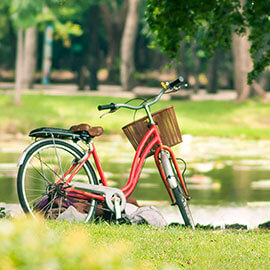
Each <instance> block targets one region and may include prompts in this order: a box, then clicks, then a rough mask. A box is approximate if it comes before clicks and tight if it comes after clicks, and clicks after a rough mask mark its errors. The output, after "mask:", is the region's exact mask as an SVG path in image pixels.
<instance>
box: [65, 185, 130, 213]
mask: <svg viewBox="0 0 270 270" xmlns="http://www.w3.org/2000/svg"><path fill="white" fill-rule="evenodd" d="M70 184H71V186H72V187H74V188H75V189H79V190H84V191H89V192H92V193H95V194H99V195H105V202H106V204H107V206H108V208H109V209H110V210H111V211H112V212H113V213H115V214H116V215H117V217H119V215H120V214H121V212H123V211H124V209H125V208H126V197H125V195H124V193H123V192H122V190H120V189H118V188H112V187H105V186H98V185H91V184H86V183H81V182H74V181H72V182H71V183H70ZM116 198H118V199H116Z"/></svg>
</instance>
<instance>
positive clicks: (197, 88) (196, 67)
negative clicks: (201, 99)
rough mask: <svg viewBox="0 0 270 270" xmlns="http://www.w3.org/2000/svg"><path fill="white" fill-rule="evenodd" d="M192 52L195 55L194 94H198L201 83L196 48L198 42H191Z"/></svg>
mask: <svg viewBox="0 0 270 270" xmlns="http://www.w3.org/2000/svg"><path fill="white" fill-rule="evenodd" d="M191 50H192V54H193V62H194V73H193V74H194V79H195V84H194V93H197V92H198V91H199V88H200V82H199V70H200V59H199V57H198V55H197V46H196V40H192V41H191Z"/></svg>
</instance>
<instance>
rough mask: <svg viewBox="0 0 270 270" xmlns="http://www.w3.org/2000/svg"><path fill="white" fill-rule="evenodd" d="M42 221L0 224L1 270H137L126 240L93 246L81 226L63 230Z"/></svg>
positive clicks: (3, 220)
mask: <svg viewBox="0 0 270 270" xmlns="http://www.w3.org/2000/svg"><path fill="white" fill-rule="evenodd" d="M47 225H48V224H47V223H46V222H45V221H42V220H33V219H16V220H7V219H2V220H1V221H0V243H1V245H0V261H1V264H0V269H5V270H7V269H27V270H30V269H50V270H51V269H80V270H82V269H139V268H144V267H142V266H141V265H139V264H137V265H136V263H134V262H132V261H131V260H129V259H128V258H127V256H125V255H126V253H127V252H128V251H129V249H130V248H129V243H128V242H127V241H118V242H115V243H113V244H110V243H109V244H106V245H99V246H98V247H96V246H95V244H94V242H93V241H92V240H91V237H90V234H89V233H88V232H87V230H86V228H85V227H84V226H83V225H78V224H74V226H72V227H70V228H67V229H66V230H64V231H60V232H59V230H57V229H49V227H48V226H47Z"/></svg>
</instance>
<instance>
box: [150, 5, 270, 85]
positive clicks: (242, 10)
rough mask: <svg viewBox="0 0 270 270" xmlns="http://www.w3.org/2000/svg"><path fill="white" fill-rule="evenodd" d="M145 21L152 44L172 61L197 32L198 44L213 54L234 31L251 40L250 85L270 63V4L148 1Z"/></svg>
mask: <svg viewBox="0 0 270 270" xmlns="http://www.w3.org/2000/svg"><path fill="white" fill-rule="evenodd" d="M146 18H147V22H148V24H149V27H150V29H151V31H152V32H153V33H154V43H155V45H156V46H159V47H160V48H161V50H162V52H164V53H166V54H168V56H169V57H170V58H171V59H174V58H177V57H178V51H179V46H180V42H181V41H182V40H183V39H190V38H193V37H198V33H200V35H199V41H200V43H201V44H202V45H203V46H204V47H205V48H206V51H207V52H208V54H209V55H212V54H213V52H214V51H215V49H216V48H217V47H218V46H221V47H223V48H229V47H230V46H231V40H232V33H233V32H235V33H237V34H239V35H244V34H247V35H248V37H249V40H250V41H251V48H250V54H251V57H252V60H253V63H254V66H253V70H252V71H251V72H250V73H249V76H248V81H249V83H251V82H252V80H254V79H255V78H256V77H257V76H258V75H259V74H260V73H261V72H262V71H263V70H264V69H265V67H266V66H268V65H269V64H270V1H263V0H246V1H243V0H189V1H186V0H173V1H172V0H147V10H146Z"/></svg>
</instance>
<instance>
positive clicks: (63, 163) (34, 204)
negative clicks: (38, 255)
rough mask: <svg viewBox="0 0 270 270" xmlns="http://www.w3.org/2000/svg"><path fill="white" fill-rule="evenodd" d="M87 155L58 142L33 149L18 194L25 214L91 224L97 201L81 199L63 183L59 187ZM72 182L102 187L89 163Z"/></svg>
mask: <svg viewBox="0 0 270 270" xmlns="http://www.w3.org/2000/svg"><path fill="white" fill-rule="evenodd" d="M83 155H84V154H83V153H82V152H81V151H80V150H79V149H78V148H77V147H75V146H74V145H72V144H71V143H69V142H66V141H63V140H57V139H55V140H51V139H48V140H41V141H40V142H39V143H36V144H35V145H34V146H33V147H31V148H30V149H29V150H28V152H27V153H26V155H25V158H24V160H23V163H22V164H21V165H20V167H19V171H18V176H17V191H18V196H19V201H20V204H21V206H22V208H23V210H24V212H25V213H30V214H31V215H32V216H35V215H42V216H44V217H45V218H48V219H75V220H80V221H84V222H87V221H89V220H90V219H91V218H92V217H93V216H94V214H95V210H96V201H95V200H92V199H89V200H86V199H79V198H77V197H76V196H74V194H71V193H70V192H68V191H66V190H65V188H63V182H61V183H58V184H57V182H58V180H60V179H61V178H62V176H63V174H64V173H65V172H66V171H67V170H68V169H69V168H70V167H71V166H72V164H73V162H74V161H76V160H79V159H81V158H82V157H83ZM66 179H67V177H66ZM72 180H74V181H77V182H84V183H90V184H97V183H98V182H97V178H96V174H95V171H94V169H93V167H92V165H91V164H90V163H89V162H88V161H87V162H86V163H85V164H84V165H83V166H82V168H81V169H80V171H79V172H78V173H77V174H76V175H75V176H74V178H73V179H72Z"/></svg>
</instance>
